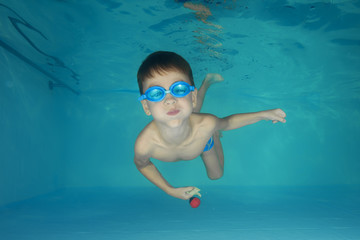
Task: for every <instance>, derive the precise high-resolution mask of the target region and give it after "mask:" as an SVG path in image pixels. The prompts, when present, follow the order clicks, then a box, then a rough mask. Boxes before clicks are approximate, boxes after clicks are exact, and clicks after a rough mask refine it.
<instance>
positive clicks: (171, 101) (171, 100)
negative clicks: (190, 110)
mask: <svg viewBox="0 0 360 240" xmlns="http://www.w3.org/2000/svg"><path fill="white" fill-rule="evenodd" d="M164 103H165V104H167V105H170V104H174V103H176V98H175V97H174V96H173V95H171V94H170V93H167V94H166V96H165V99H164Z"/></svg>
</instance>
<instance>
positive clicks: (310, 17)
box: [0, 0, 360, 239]
mask: <svg viewBox="0 0 360 240" xmlns="http://www.w3.org/2000/svg"><path fill="white" fill-rule="evenodd" d="M359 13H360V3H359V1H321V2H320V1H295V0H293V1H170V0H159V1H131V2H130V1H112V0H97V1H95V0H91V1H73V0H67V1H55V0H54V1H45V0H36V1H28V2H25V3H24V1H20V0H12V1H5V0H0V132H1V134H0V141H1V147H0V156H1V157H0V237H1V239H119V238H120V239H212V238H215V237H219V238H224V239H237V238H239V239H240V238H241V239H359V238H360V227H359V226H360V220H359V219H360V209H359V206H360V204H359V203H360V193H359V190H360V188H359V185H360V174H359V172H360V162H359V160H358V157H357V156H359V154H360V150H359V147H358V146H359V144H358V142H359V140H360V125H359V120H360V113H359V106H360V104H359V103H360V101H359V96H360V95H359V94H360V92H359V90H360V81H359V76H360V70H359V69H360V61H359V60H360V59H359V58H360V15H359ZM157 50H168V51H175V52H177V53H179V54H180V55H182V56H183V57H184V58H186V59H187V60H188V61H189V62H190V64H191V66H192V68H193V72H194V78H195V83H196V85H197V86H198V87H199V86H200V84H201V81H202V79H203V78H204V76H205V75H206V73H208V72H217V73H220V74H222V75H223V77H224V79H225V81H224V82H223V83H219V84H217V85H214V86H212V87H211V88H210V90H209V91H208V94H207V96H206V99H205V103H204V107H203V112H209V113H212V114H215V115H217V116H219V117H223V116H227V115H230V114H233V113H239V112H252V111H259V110H264V109H271V108H276V107H281V108H282V109H283V110H284V111H285V112H286V113H287V123H286V124H276V125H273V124H271V123H269V122H261V123H257V124H255V125H251V126H247V127H244V128H241V129H238V130H234V131H229V132H224V133H223V138H222V143H223V146H224V152H225V175H224V177H223V178H222V179H220V180H218V181H211V180H209V179H208V178H207V177H206V172H205V169H204V167H203V164H202V162H201V159H200V158H198V159H195V160H193V161H189V162H177V163H173V164H169V163H163V162H159V161H157V160H154V164H155V165H156V166H157V167H158V168H159V169H160V171H161V172H162V173H163V175H164V176H165V177H166V179H167V180H168V181H169V182H170V183H171V184H172V185H174V186H187V185H195V186H198V187H199V188H201V190H202V193H203V197H202V199H201V201H202V203H201V205H200V207H199V208H197V209H192V208H191V207H190V206H189V204H188V203H187V202H186V201H182V200H177V199H172V198H171V197H169V196H167V195H166V194H164V193H162V192H161V191H160V190H158V189H157V188H156V187H153V186H152V185H151V184H150V183H149V182H148V181H147V180H146V179H145V178H144V177H143V176H142V175H141V174H140V173H139V172H138V171H137V170H136V168H135V166H134V164H133V144H134V141H135V139H136V136H137V134H138V133H139V132H140V131H141V129H142V128H143V127H144V126H145V125H146V124H147V123H148V122H149V121H151V117H147V116H146V115H145V114H144V113H143V110H142V108H141V106H140V104H139V103H138V102H137V101H136V99H137V97H138V95H139V94H138V90H137V82H136V72H137V69H138V67H139V65H140V63H141V61H142V60H143V59H144V58H145V57H146V56H147V55H148V54H149V53H151V52H153V51H157Z"/></svg>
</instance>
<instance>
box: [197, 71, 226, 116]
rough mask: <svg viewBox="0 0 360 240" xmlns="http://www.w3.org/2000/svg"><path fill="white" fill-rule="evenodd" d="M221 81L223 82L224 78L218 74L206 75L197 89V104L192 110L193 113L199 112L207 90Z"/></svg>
mask: <svg viewBox="0 0 360 240" xmlns="http://www.w3.org/2000/svg"><path fill="white" fill-rule="evenodd" d="M222 81H224V78H223V77H222V76H221V75H220V74H217V73H208V74H207V75H206V77H205V79H204V80H203V82H202V84H201V86H200V88H199V91H198V94H197V104H196V107H195V108H194V112H200V110H201V107H202V105H203V102H204V98H205V94H206V91H207V90H208V88H209V87H210V86H211V85H212V84H214V83H217V82H222Z"/></svg>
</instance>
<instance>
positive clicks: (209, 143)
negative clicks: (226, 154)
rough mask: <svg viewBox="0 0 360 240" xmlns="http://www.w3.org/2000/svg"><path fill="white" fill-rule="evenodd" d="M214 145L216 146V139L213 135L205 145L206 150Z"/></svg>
mask: <svg viewBox="0 0 360 240" xmlns="http://www.w3.org/2000/svg"><path fill="white" fill-rule="evenodd" d="M213 146H214V139H213V137H211V138H210V139H209V141H208V142H207V143H206V145H205V148H204V152H207V151H209V150H210V149H211V148H212V147H213Z"/></svg>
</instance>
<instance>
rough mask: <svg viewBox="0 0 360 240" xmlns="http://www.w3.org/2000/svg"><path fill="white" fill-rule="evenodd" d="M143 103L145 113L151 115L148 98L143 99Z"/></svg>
mask: <svg viewBox="0 0 360 240" xmlns="http://www.w3.org/2000/svg"><path fill="white" fill-rule="evenodd" d="M141 105H142V107H143V109H144V112H145V114H146V115H148V116H150V115H151V112H150V109H149V105H148V103H147V101H146V100H141Z"/></svg>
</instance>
